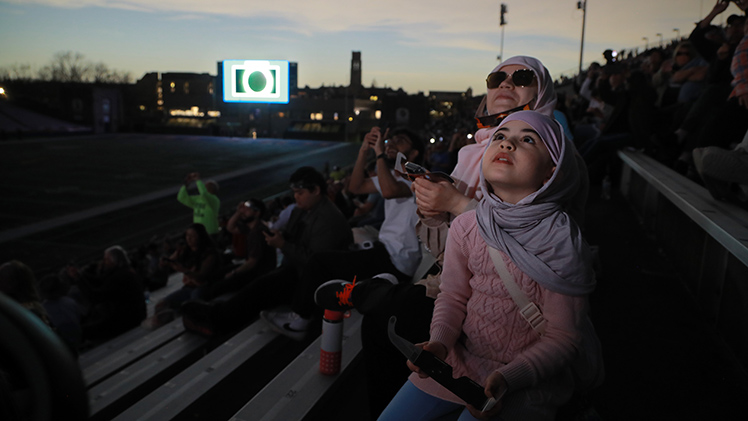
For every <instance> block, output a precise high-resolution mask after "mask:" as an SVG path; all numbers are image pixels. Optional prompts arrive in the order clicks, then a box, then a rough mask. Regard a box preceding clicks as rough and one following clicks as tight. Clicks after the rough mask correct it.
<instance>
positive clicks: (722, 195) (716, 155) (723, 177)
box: [693, 132, 748, 208]
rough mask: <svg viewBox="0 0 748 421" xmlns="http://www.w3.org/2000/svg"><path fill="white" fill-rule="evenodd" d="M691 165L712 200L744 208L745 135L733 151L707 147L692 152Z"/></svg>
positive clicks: (747, 185)
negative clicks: (692, 164)
mask: <svg viewBox="0 0 748 421" xmlns="http://www.w3.org/2000/svg"><path fill="white" fill-rule="evenodd" d="M693 158H694V164H695V166H696V170H697V171H698V174H699V176H701V178H702V180H703V181H704V185H705V186H706V187H707V188H708V189H709V193H711V194H712V196H713V197H714V198H715V199H718V200H725V201H729V202H733V203H736V204H739V205H741V206H743V207H746V208H748V132H746V135H745V137H744V138H743V141H742V142H741V143H740V144H738V146H737V147H735V149H733V150H728V149H723V148H719V147H717V146H709V147H706V148H697V149H694V150H693Z"/></svg>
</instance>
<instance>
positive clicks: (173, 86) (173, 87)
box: [169, 82, 177, 93]
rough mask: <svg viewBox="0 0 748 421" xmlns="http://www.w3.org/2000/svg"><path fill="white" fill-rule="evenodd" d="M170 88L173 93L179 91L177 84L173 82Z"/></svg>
mask: <svg viewBox="0 0 748 421" xmlns="http://www.w3.org/2000/svg"><path fill="white" fill-rule="evenodd" d="M169 88H171V93H174V92H176V90H177V84H176V83H174V82H172V83H170V84H169Z"/></svg>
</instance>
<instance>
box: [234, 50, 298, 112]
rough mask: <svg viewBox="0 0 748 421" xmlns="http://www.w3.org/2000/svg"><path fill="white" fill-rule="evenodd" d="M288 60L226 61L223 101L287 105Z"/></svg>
mask: <svg viewBox="0 0 748 421" xmlns="http://www.w3.org/2000/svg"><path fill="white" fill-rule="evenodd" d="M288 96H289V70H288V61H283V60H224V61H223V100H224V101H225V102H262V103H276V104H287V103H288Z"/></svg>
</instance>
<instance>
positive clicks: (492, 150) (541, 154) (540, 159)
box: [481, 120, 556, 204]
mask: <svg viewBox="0 0 748 421" xmlns="http://www.w3.org/2000/svg"><path fill="white" fill-rule="evenodd" d="M481 169H482V171H483V177H484V178H485V179H486V182H487V183H488V184H489V185H490V186H491V188H492V189H493V192H494V194H496V195H497V196H498V197H499V198H501V200H503V201H505V202H508V203H512V204H516V203H517V202H519V201H520V200H522V199H523V198H525V197H527V196H528V195H530V194H532V193H534V192H536V191H538V189H540V188H541V187H542V186H543V185H544V184H545V183H547V182H548V180H550V178H551V176H552V175H553V172H554V171H555V170H556V167H555V165H554V164H553V159H552V158H551V154H550V153H549V152H548V148H547V147H546V146H545V143H543V141H542V140H541V139H540V136H539V135H538V133H537V132H535V130H534V129H533V128H532V127H531V126H530V125H529V124H527V123H525V122H524V121H520V120H513V121H510V122H508V123H506V124H504V125H503V126H502V127H501V128H499V129H498V130H497V131H496V133H495V134H494V137H493V139H492V140H491V144H490V145H489V146H488V149H486V154H485V155H484V157H483V167H482V168H481Z"/></svg>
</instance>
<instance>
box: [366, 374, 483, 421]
mask: <svg viewBox="0 0 748 421" xmlns="http://www.w3.org/2000/svg"><path fill="white" fill-rule="evenodd" d="M460 408H462V411H461V412H459V411H460ZM458 415H459V418H457V417H458ZM396 420H408V421H427V420H433V421H437V420H439V421H446V420H456V421H476V420H477V418H475V417H473V416H472V415H471V414H470V411H468V409H467V408H466V407H465V406H464V405H460V404H458V403H454V402H449V401H445V400H442V399H439V398H437V397H435V396H431V395H429V394H428V393H426V392H424V391H422V390H421V389H419V388H417V387H416V386H415V385H414V384H413V383H411V382H410V380H408V381H407V382H405V384H404V385H403V387H402V388H400V391H399V392H397V395H395V397H394V398H392V401H391V402H390V404H389V405H387V408H385V409H384V411H383V412H382V414H381V415H380V416H379V419H378V421H396Z"/></svg>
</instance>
